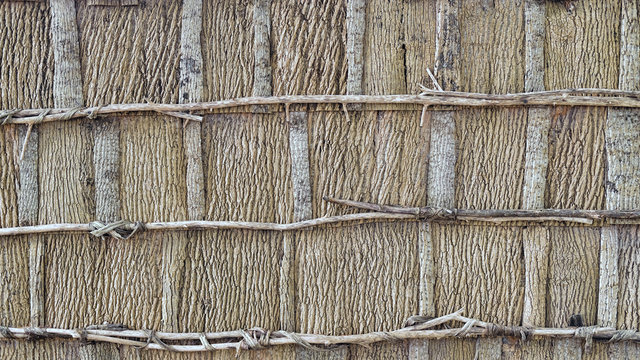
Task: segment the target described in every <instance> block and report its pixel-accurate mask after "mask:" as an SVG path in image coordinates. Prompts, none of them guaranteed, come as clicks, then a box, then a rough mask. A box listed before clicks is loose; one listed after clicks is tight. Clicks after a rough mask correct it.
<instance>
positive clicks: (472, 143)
mask: <svg viewBox="0 0 640 360" xmlns="http://www.w3.org/2000/svg"><path fill="white" fill-rule="evenodd" d="M526 121H527V119H526V111H525V110H524V109H509V108H505V109H481V110H479V111H478V110H461V111H458V112H456V148H457V161H456V169H455V174H456V179H455V183H456V190H455V196H456V202H455V206H456V207H457V208H460V209H517V208H519V207H520V206H521V199H520V193H521V189H522V183H523V178H524V160H525V158H524V150H525V147H524V146H523V145H524V144H525V143H526Z"/></svg>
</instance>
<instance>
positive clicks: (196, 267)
mask: <svg viewBox="0 0 640 360" xmlns="http://www.w3.org/2000/svg"><path fill="white" fill-rule="evenodd" d="M281 244H282V235H281V234H276V233H271V232H263V231H226V230H221V231H211V232H194V233H192V234H191V236H190V245H191V246H190V247H189V253H188V256H187V257H188V259H190V261H188V262H187V263H186V264H185V266H186V271H185V278H184V280H183V282H184V292H185V294H189V296H184V297H182V299H181V303H180V316H179V319H181V321H183V323H181V324H180V325H179V328H183V329H185V330H186V329H188V331H205V330H208V329H216V330H218V331H219V330H230V329H238V328H250V327H253V326H260V327H264V328H266V329H276V328H279V327H280V316H279V314H280V311H279V309H280V302H279V297H278V296H279V295H278V280H279V277H280V270H279V266H280V261H279V257H280V253H281V252H282V248H281V246H282V245H281ZM256 264H259V266H257V265H256Z"/></svg>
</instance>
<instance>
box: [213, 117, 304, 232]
mask: <svg viewBox="0 0 640 360" xmlns="http://www.w3.org/2000/svg"><path fill="white" fill-rule="evenodd" d="M202 143H203V156H204V174H205V184H206V185H205V186H206V187H205V192H206V194H207V199H206V207H205V210H206V212H205V219H209V220H223V219H224V220H237V221H264V222H281V223H283V222H290V221H291V220H292V217H293V194H292V192H291V176H290V171H291V165H290V159H289V148H288V146H289V145H288V144H289V134H288V131H287V125H286V123H285V119H284V114H282V113H275V114H253V115H251V114H216V115H211V116H208V117H206V120H205V122H204V124H203V138H202ZM231 164H233V165H231Z"/></svg>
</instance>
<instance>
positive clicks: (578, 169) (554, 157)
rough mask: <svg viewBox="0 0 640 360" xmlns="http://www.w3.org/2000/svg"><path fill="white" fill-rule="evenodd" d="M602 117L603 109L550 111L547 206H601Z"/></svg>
mask: <svg viewBox="0 0 640 360" xmlns="http://www.w3.org/2000/svg"><path fill="white" fill-rule="evenodd" d="M605 119H606V109H604V108H597V107H590V108H586V107H572V108H567V107H556V108H555V109H554V110H552V114H551V127H550V133H549V169H548V174H547V194H546V202H545V207H546V208H559V209H602V208H603V207H604V201H605V187H604V185H605V151H604V145H605V134H604V122H605Z"/></svg>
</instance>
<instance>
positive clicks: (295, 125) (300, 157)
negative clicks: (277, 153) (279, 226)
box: [289, 112, 312, 222]
mask: <svg viewBox="0 0 640 360" xmlns="http://www.w3.org/2000/svg"><path fill="white" fill-rule="evenodd" d="M308 137H309V135H308V125H307V113H306V112H292V113H291V114H290V115H289V149H290V151H291V182H292V185H293V221H295V222H297V221H303V220H309V219H311V216H312V213H311V182H310V181H311V180H310V176H309V139H308Z"/></svg>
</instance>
